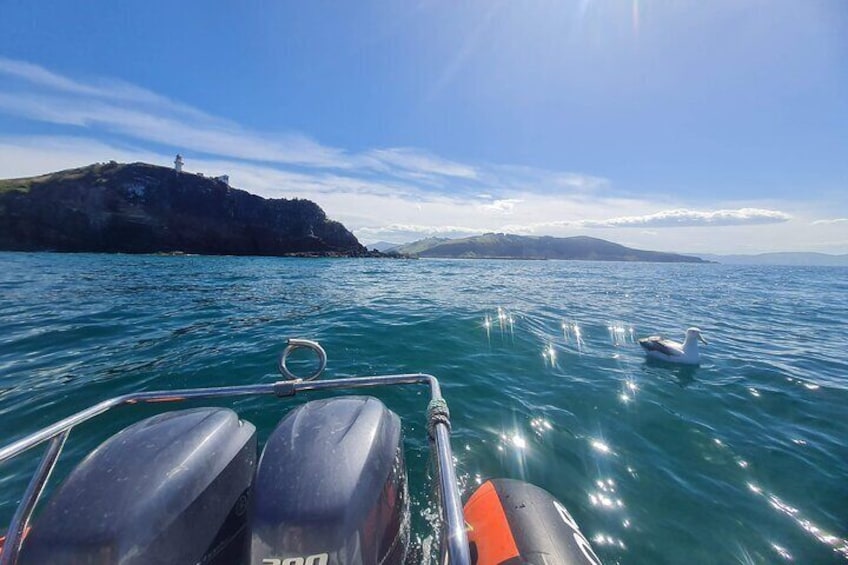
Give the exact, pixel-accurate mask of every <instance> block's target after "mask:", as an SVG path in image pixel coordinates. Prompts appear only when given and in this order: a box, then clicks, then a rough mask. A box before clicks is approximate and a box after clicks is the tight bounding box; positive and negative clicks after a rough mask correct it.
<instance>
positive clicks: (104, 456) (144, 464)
mask: <svg viewBox="0 0 848 565" xmlns="http://www.w3.org/2000/svg"><path fill="white" fill-rule="evenodd" d="M256 449H257V448H256V429H255V428H254V426H253V425H252V424H250V423H249V422H245V421H241V420H239V418H238V415H237V414H236V413H235V412H233V411H232V410H228V409H223V408H198V409H192V410H182V411H178V412H169V413H166V414H160V415H158V416H153V417H152V418H148V419H146V420H142V421H141V422H138V423H136V424H134V425H132V426H129V427H128V428H125V429H124V430H123V431H121V432H119V433H117V434H115V435H114V436H112V437H111V438H109V439H108V440H106V441H105V442H104V443H102V444H101V445H100V447H98V448H97V449H96V450H94V451H93V452H92V453H91V454H90V455H89V456H88V457H86V458H85V459H84V460H83V461H82V462H81V463H80V464H79V465H77V466H76V468H75V469H74V470H73V471H72V472H71V474H70V475H69V476H68V478H67V479H66V480H65V481H64V482H63V483H62V485H61V486H60V487H59V489H58V490H57V492H56V493H55V495H54V496H53V497H51V499H50V500H49V502H48V503H47V506H46V508H45V509H44V511H43V512H42V513H41V515H40V516H39V517H38V519H37V520H36V522H35V524H34V526H33V527H32V530H31V531H30V532H29V535H28V536H27V538H26V541H25V542H24V545H23V548H22V553H21V556H20V559H19V561H18V562H19V563H26V564H30V565H43V564H45V563H62V564H66V565H77V564H86V565H99V564H103V565H106V564H110V565H111V564H115V563H120V564H121V565H149V564H151V563H156V564H161V565H170V564H173V565H177V564H180V565H182V564H186V563H192V564H203V565H208V564H219V565H224V564H232V563H242V562H244V561H245V559H246V557H247V552H248V544H247V542H248V540H249V536H248V534H247V528H246V526H247V514H248V512H247V511H248V506H249V504H248V503H249V495H250V484H251V480H252V478H253V474H254V472H255V469H256Z"/></svg>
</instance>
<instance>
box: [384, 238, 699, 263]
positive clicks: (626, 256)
mask: <svg viewBox="0 0 848 565" xmlns="http://www.w3.org/2000/svg"><path fill="white" fill-rule="evenodd" d="M395 251H397V252H399V253H407V254H410V255H417V256H419V257H441V258H454V259H459V258H464V259H574V260H586V261H656V262H663V263H704V262H705V261H704V260H703V259H700V258H699V257H690V256H687V255H678V254H676V253H663V252H660V251H643V250H640V249H631V248H629V247H625V246H623V245H619V244H617V243H612V242H610V241H606V240H603V239H597V238H594V237H585V236H578V237H550V236H522V235H510V234H503V233H487V234H485V235H478V236H473V237H466V238H462V239H447V240H446V239H439V238H431V239H425V240H421V241H416V242H414V243H410V244H407V245H403V246H401V247H399V248H397V249H396V250H395Z"/></svg>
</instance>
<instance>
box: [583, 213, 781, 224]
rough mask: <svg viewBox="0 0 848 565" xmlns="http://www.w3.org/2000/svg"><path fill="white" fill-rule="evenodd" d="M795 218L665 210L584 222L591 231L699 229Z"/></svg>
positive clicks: (768, 214)
mask: <svg viewBox="0 0 848 565" xmlns="http://www.w3.org/2000/svg"><path fill="white" fill-rule="evenodd" d="M791 218H792V217H791V216H790V215H789V214H786V213H784V212H780V211H778V210H763V209H759V208H739V209H736V210H712V211H698V210H686V209H678V210H662V211H660V212H654V213H652V214H647V215H644V216H624V217H619V218H610V219H607V220H584V221H582V222H580V225H582V226H585V227H589V228H645V227H652V228H674V227H698V226H741V225H758V224H774V223H780V222H787V221H789V220H790V219H791Z"/></svg>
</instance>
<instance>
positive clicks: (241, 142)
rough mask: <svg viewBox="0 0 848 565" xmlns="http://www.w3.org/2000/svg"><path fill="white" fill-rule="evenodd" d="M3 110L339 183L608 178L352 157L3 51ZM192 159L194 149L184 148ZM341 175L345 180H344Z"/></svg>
mask: <svg viewBox="0 0 848 565" xmlns="http://www.w3.org/2000/svg"><path fill="white" fill-rule="evenodd" d="M3 76H5V77H6V79H8V80H4V81H2V82H0V112H3V113H6V114H9V115H12V116H15V117H19V118H25V119H28V120H32V121H37V122H42V123H48V124H53V125H55V126H58V127H66V128H67V127H71V128H76V129H78V130H82V131H85V132H89V134H90V135H95V136H98V137H100V136H103V135H110V136H112V137H113V138H115V139H118V140H123V141H124V142H134V143H136V144H152V145H153V146H154V147H151V149H154V150H158V151H161V150H163V149H165V148H170V150H172V151H174V152H176V151H180V152H182V153H184V154H189V155H190V156H191V157H202V158H217V159H229V160H238V161H245V162H253V163H258V164H263V165H267V166H272V167H276V168H279V169H289V170H294V169H293V168H296V169H297V170H298V172H299V173H300V174H301V175H313V176H319V177H322V180H324V181H325V180H327V175H328V174H330V173H331V172H332V174H335V175H337V176H336V178H334V179H333V181H335V182H337V183H338V184H340V185H345V184H346V185H350V184H363V183H364V184H371V185H374V184H375V183H377V184H383V185H385V186H390V187H392V188H397V187H401V189H402V190H403V191H405V192H408V191H409V190H410V189H412V190H418V191H420V192H422V193H433V192H436V193H443V194H472V193H479V192H488V193H492V194H493V195H494V196H495V197H498V198H504V197H509V193H510V192H511V191H515V190H518V189H520V190H524V191H550V190H552V189H560V190H564V191H566V192H567V191H569V190H571V191H579V190H585V189H587V188H591V187H597V186H600V185H604V184H606V183H607V182H608V181H606V179H603V178H601V177H597V176H593V175H584V174H580V173H575V172H568V171H546V170H541V169H533V168H522V167H509V166H503V165H492V164H485V163H484V164H468V163H461V162H457V161H454V160H451V159H446V158H444V157H441V156H439V155H435V154H433V153H431V152H428V151H425V150H421V149H417V148H411V147H389V148H374V149H370V150H366V151H363V152H361V153H354V152H350V151H347V150H345V149H342V148H338V147H332V146H328V145H324V144H321V143H319V142H317V141H315V140H313V139H311V138H309V137H307V136H304V135H302V134H299V133H294V132H283V133H279V132H274V133H269V132H261V131H255V130H251V129H247V128H244V127H242V126H240V125H239V124H237V123H234V122H232V121H229V120H225V119H222V118H218V117H215V116H211V115H209V114H207V113H205V112H203V111H200V110H197V109H195V108H192V107H190V106H187V105H185V104H181V103H178V102H175V101H172V100H170V99H168V98H166V97H164V96H160V95H158V94H156V93H154V92H151V91H149V90H146V89H143V88H140V87H137V86H134V85H131V84H127V83H124V82H120V81H109V80H88V81H82V80H77V79H73V78H70V77H67V76H64V75H60V74H58V73H55V72H52V71H50V70H48V69H45V68H43V67H40V66H38V65H33V64H31V63H28V62H25V61H17V60H13V59H7V58H2V57H0V77H3ZM192 153H193V154H194V155H191V154H192ZM342 177H344V178H342Z"/></svg>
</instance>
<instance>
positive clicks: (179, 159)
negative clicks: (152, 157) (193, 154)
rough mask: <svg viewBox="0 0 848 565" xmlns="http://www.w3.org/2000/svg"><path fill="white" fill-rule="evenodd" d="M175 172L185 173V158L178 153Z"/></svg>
mask: <svg viewBox="0 0 848 565" xmlns="http://www.w3.org/2000/svg"><path fill="white" fill-rule="evenodd" d="M174 170H175V171H177V172H178V173H181V172H183V156H182V155H180V154H179V153H177V158H176V159H174Z"/></svg>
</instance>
